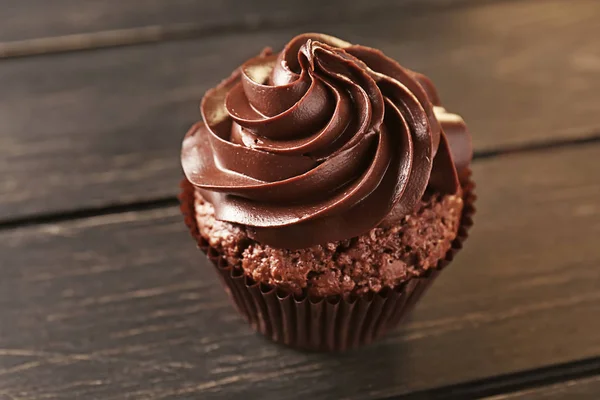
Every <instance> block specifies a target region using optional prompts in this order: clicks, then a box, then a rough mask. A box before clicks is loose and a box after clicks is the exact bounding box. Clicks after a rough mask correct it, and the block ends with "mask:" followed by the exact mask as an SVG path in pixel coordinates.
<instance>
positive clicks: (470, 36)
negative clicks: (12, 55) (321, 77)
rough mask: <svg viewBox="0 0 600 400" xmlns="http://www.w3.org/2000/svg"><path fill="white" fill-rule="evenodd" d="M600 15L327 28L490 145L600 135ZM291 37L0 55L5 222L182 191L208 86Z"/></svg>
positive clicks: (514, 15)
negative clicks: (187, 138)
mask: <svg viewBox="0 0 600 400" xmlns="http://www.w3.org/2000/svg"><path fill="white" fill-rule="evenodd" d="M567 11H568V12H567ZM599 18H600V4H599V3H597V2H595V1H586V0H573V1H570V2H568V4H567V3H566V2H564V1H562V0H548V1H538V0H530V1H523V2H506V3H487V4H486V5H483V6H475V7H471V8H463V9H460V10H455V11H448V12H444V13H429V14H422V15H417V16H414V17H411V16H408V15H400V16H398V15H393V16H390V17H386V18H382V19H380V20H377V23H376V24H375V23H373V22H372V21H367V22H360V23H359V22H357V23H352V24H338V25H333V24H329V25H327V27H326V29H325V30H326V31H328V32H331V33H333V34H339V35H340V36H342V37H345V38H348V39H349V40H351V41H355V42H359V43H364V44H367V45H372V46H374V47H380V48H382V49H383V50H384V51H385V52H386V53H388V54H389V55H390V56H392V57H395V58H397V59H399V60H401V62H402V63H404V64H405V65H407V66H409V67H412V68H414V69H417V70H421V71H423V72H425V73H427V74H429V75H430V76H431V77H432V78H433V79H434V80H435V82H436V83H437V85H438V86H439V89H440V92H441V94H442V97H443V99H444V100H445V102H446V103H447V105H448V107H449V108H451V109H452V110H456V111H457V112H460V113H462V114H463V115H464V117H465V119H466V120H467V121H468V122H469V124H470V127H471V129H472V132H473V135H474V145H475V148H476V149H477V150H480V151H485V150H490V149H492V150H493V149H497V148H499V147H500V148H501V147H505V146H519V145H522V144H524V143H530V142H536V141H537V142H543V141H548V140H561V139H576V138H581V137H582V136H586V135H590V134H594V133H596V134H597V129H598V128H600V114H599V113H598V112H597V107H596V106H597V104H598V101H600V79H595V78H597V77H598V71H600V70H599V69H598V65H597V63H596V61H594V60H597V59H598V58H599V57H600V42H599V41H597V40H596V39H595V38H596V37H599V36H600V25H599V24H597V20H598V19H599ZM324 28H325V27H323V26H322V25H319V24H315V25H309V26H306V27H305V29H306V30H312V29H315V30H321V29H324ZM558 30H560V35H555V36H553V37H552V40H549V39H548V34H549V32H555V31H558ZM294 33H297V31H296V30H294V31H292V30H278V31H273V32H262V33H252V34H250V33H248V34H243V35H230V36H224V37H218V38H210V39H203V40H190V41H179V42H169V43H164V44H159V45H153V46H138V47H128V48H121V49H110V50H99V51H94V52H85V53H73V54H65V55H56V56H51V57H40V58H37V57H34V58H24V59H14V60H3V61H0V87H2V92H1V94H0V121H1V122H0V124H1V125H0V126H1V128H2V129H0V171H1V172H2V176H3V179H4V181H3V182H2V185H0V205H1V206H0V219H6V218H9V217H10V218H19V217H24V216H28V215H31V214H36V213H45V212H61V211H64V210H72V209H77V208H81V207H98V206H104V205H107V204H120V203H127V202H132V201H143V200H148V199H153V198H157V197H165V196H173V195H174V193H175V190H176V185H177V181H178V179H179V176H180V166H179V155H178V153H179V147H180V141H181V138H182V136H183V134H184V133H185V131H186V130H187V128H188V127H189V126H190V125H191V124H192V122H194V121H195V120H196V119H198V118H199V112H198V109H197V108H198V103H199V100H200V98H201V97H202V95H203V93H204V91H205V90H206V89H207V88H209V87H211V86H213V85H215V83H216V82H218V81H219V80H220V79H221V78H222V77H224V76H225V75H226V74H227V73H228V71H230V70H232V69H233V68H234V67H236V66H237V65H239V64H240V63H241V62H242V61H243V60H244V59H246V58H247V57H249V56H251V55H253V54H255V53H256V52H258V51H259V49H260V48H261V47H262V46H263V45H264V44H272V45H274V46H279V45H281V44H282V43H284V42H285V40H287V39H289V38H290V37H291V36H292V35H293V34H294Z"/></svg>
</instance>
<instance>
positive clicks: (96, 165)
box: [0, 0, 600, 400]
mask: <svg viewBox="0 0 600 400" xmlns="http://www.w3.org/2000/svg"><path fill="white" fill-rule="evenodd" d="M278 3H279V2H278V1H277V2H276V1H274V0H261V1H259V2H256V1H255V2H250V1H234V0H227V1H221V2H219V1H214V2H200V1H193V0H143V1H136V2H134V1H117V0H114V1H106V2H100V1H92V0H54V1H53V2H52V4H51V5H50V4H49V3H48V2H47V0H29V1H24V0H23V1H11V0H0V399H2V400H5V399H19V400H25V399H196V398H211V397H214V398H223V399H231V398H240V399H242V398H243V399H253V398H260V399H296V398H300V399H308V398H310V399H334V398H335V399H337V398H340V399H382V398H415V399H425V398H427V399H429V398H471V397H486V396H496V397H494V398H495V399H563V398H567V399H579V398H582V399H583V398H586V399H598V398H600V333H599V332H600V269H599V268H600V248H599V247H598V241H599V239H600V40H599V39H598V38H600V23H599V22H598V21H600V3H599V2H598V1H597V0H568V1H567V0H523V1H508V0H504V1H502V0H498V1H490V0H488V1H474V0H472V1H464V0H463V1H457V0H454V1H453V0H428V1H425V2H424V1H420V2H418V1H404V2H391V1H386V0H370V1H368V2H361V3H360V4H359V5H353V6H348V5H341V4H340V3H342V2H341V1H340V0H336V1H329V2H324V1H317V0H308V1H304V2H289V4H286V3H284V4H278ZM300 3H302V4H300ZM319 7H321V8H319ZM340 10H341V11H340ZM302 31H325V32H328V33H331V34H334V35H338V36H340V37H343V38H345V39H347V40H349V41H353V42H358V43H361V44H365V45H369V46H373V47H379V48H381V49H382V50H383V51H384V52H386V53H387V54H389V55H390V56H392V57H394V58H396V59H398V60H400V61H401V62H402V63H403V64H405V65H406V66H408V67H410V68H413V69H416V70H419V71H422V72H424V73H426V74H428V75H430V76H431V77H432V79H433V80H434V81H435V82H436V84H437V85H438V88H439V90H440V92H441V95H442V98H443V100H444V102H445V103H446V104H447V106H448V108H449V109H451V110H453V111H457V112H460V113H461V114H462V115H463V116H464V117H465V119H466V121H467V122H468V123H469V126H470V128H471V131H472V133H473V135H474V146H475V151H476V155H475V161H474V176H475V179H476V181H477V184H478V188H477V193H478V195H479V200H478V214H477V216H476V225H475V228H474V229H473V231H472V237H471V238H470V240H469V241H468V242H467V246H466V249H465V250H464V251H463V252H462V253H461V254H460V255H459V257H458V258H457V260H456V261H455V262H454V263H453V265H452V266H451V267H450V268H449V269H448V270H447V271H445V272H444V273H443V274H442V275H441V278H439V280H438V281H437V283H436V285H435V286H434V287H433V288H432V289H431V291H430V292H429V293H428V295H427V296H426V298H425V299H424V300H423V301H422V302H421V303H420V305H419V306H418V307H417V309H416V310H415V312H414V313H413V315H412V318H411V319H410V320H409V321H407V323H405V324H404V326H403V327H401V328H400V329H397V330H395V331H394V332H392V333H391V334H389V335H388V336H387V337H386V338H385V339H384V340H382V341H380V342H378V343H376V344H374V345H371V346H369V347H367V348H365V349H361V350H357V351H354V352H351V353H348V354H343V355H321V354H306V353H300V352H296V351H293V350H290V349H287V348H282V347H279V346H276V345H273V344H271V343H269V342H267V341H265V340H264V339H262V338H261V337H259V336H257V335H256V334H254V333H253V332H252V331H251V330H250V329H249V327H248V326H247V325H246V324H245V323H243V322H242V321H241V319H240V318H239V317H238V316H237V314H236V313H235V311H234V310H233V308H232V307H231V306H230V304H229V302H228V299H227V298H226V295H225V292H224V291H223V290H222V289H221V287H220V286H219V284H218V281H217V277H216V275H215V274H214V272H213V271H212V270H211V269H210V268H209V266H208V264H207V262H206V261H204V260H203V259H202V257H201V256H200V254H199V253H198V251H197V250H196V249H195V246H194V244H193V242H192V240H191V239H190V238H189V237H188V233H187V232H186V229H185V228H184V225H183V222H182V218H181V216H180V214H179V210H178V207H177V200H176V195H177V192H178V182H179V179H180V178H181V176H182V174H181V170H180V166H179V154H178V153H179V147H180V143H181V139H182V136H183V134H184V133H185V131H186V129H187V128H188V126H189V125H191V123H193V122H194V121H195V120H197V119H198V118H199V112H198V103H199V100H200V98H201V97H202V95H203V93H204V91H205V90H206V89H208V88H209V87H211V86H213V85H215V83H217V82H218V81H219V80H220V79H221V78H223V77H224V76H226V75H227V74H228V73H229V71H231V70H232V69H233V68H234V67H236V66H237V65H239V64H240V63H241V62H242V61H243V60H245V59H246V58H248V57H249V56H251V55H253V54H255V53H257V52H258V51H259V50H260V49H261V48H262V47H263V46H264V45H272V46H274V47H278V46H280V45H281V44H283V43H284V42H285V41H286V40H287V39H289V38H290V37H291V36H292V35H294V34H296V33H299V32H302Z"/></svg>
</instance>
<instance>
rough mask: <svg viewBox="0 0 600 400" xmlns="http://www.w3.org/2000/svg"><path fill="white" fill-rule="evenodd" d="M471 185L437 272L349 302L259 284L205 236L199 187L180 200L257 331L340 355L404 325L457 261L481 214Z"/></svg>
mask: <svg viewBox="0 0 600 400" xmlns="http://www.w3.org/2000/svg"><path fill="white" fill-rule="evenodd" d="M465 181H466V183H465V185H464V187H463V198H464V208H463V214H462V217H461V222H460V227H459V230H458V234H457V237H456V238H455V239H454V241H453V242H452V247H451V248H450V250H449V251H448V252H447V253H446V256H445V257H444V258H443V259H441V260H440V261H439V262H438V264H437V266H436V267H435V268H432V269H429V270H428V271H426V273H424V274H423V275H422V276H419V277H414V278H411V279H410V280H408V281H407V282H405V283H403V284H402V285H399V286H397V287H395V288H385V289H383V290H381V291H380V292H377V293H374V292H369V293H367V294H365V295H360V296H356V295H349V296H347V297H346V296H332V297H319V298H316V297H312V296H308V295H306V294H303V295H301V296H295V295H292V294H290V293H286V292H285V291H282V290H278V289H277V288H274V287H272V286H270V285H266V284H263V283H257V282H254V281H253V280H252V279H251V278H249V277H248V276H246V275H244V272H243V270H242V269H241V267H236V266H232V265H229V264H228V263H227V261H226V260H225V258H224V257H222V255H221V254H220V253H219V251H217V250H216V249H214V248H212V247H210V246H209V244H208V242H207V241H206V240H205V239H204V238H203V237H202V236H201V235H200V233H199V231H198V226H197V222H196V217H195V214H194V188H193V186H192V185H191V184H190V183H189V182H188V181H187V180H185V179H184V180H183V181H182V182H181V189H182V190H181V194H180V196H179V199H180V205H181V211H182V213H183V215H184V217H185V223H186V225H187V226H188V228H189V230H190V233H191V234H192V236H193V237H194V239H195V240H196V241H197V243H198V246H199V248H200V249H201V250H202V251H203V252H204V253H205V254H206V255H207V256H208V258H209V259H210V261H211V262H212V264H213V265H214V266H215V268H216V270H217V272H218V275H219V277H220V280H221V282H222V283H223V286H224V287H225V290H226V291H227V293H228V294H229V296H230V298H231V299H232V301H233V303H234V305H235V307H236V308H237V310H238V311H239V313H240V314H241V315H242V316H243V317H244V318H245V319H246V320H247V321H248V323H250V325H251V326H252V328H253V329H255V330H256V331H258V332H260V333H262V334H263V335H265V336H267V337H268V338H270V339H271V340H273V341H275V342H277V343H282V344H285V345H288V346H292V347H296V348H299V349H306V350H315V351H329V352H340V351H345V350H349V349H353V348H356V347H359V346H362V345H366V344H369V343H371V342H372V341H373V340H375V339H377V338H378V337H380V336H382V335H383V334H385V333H386V332H387V331H388V330H390V329H391V328H393V327H395V326H396V325H398V323H400V322H401V321H402V319H403V318H405V317H406V316H407V315H408V313H409V312H410V311H411V310H412V308H413V307H414V306H415V304H416V303H417V302H418V300H419V299H420V298H421V297H422V296H423V294H424V293H425V292H426V291H427V289H428V288H429V287H430V286H431V284H432V283H433V281H434V280H435V278H436V277H437V276H438V275H439V273H440V271H441V270H442V269H443V268H444V267H446V266H447V265H448V264H449V263H450V262H451V261H452V260H453V259H454V257H455V255H456V253H457V252H458V251H459V250H460V249H461V248H462V245H463V242H464V241H465V240H466V238H467V236H468V231H469V229H470V228H471V226H472V225H473V214H474V213H475V208H474V206H473V204H474V202H475V199H476V196H475V194H474V193H473V189H474V186H475V185H474V183H473V182H472V181H471V179H470V171H469V173H468V176H467V178H466V179H465Z"/></svg>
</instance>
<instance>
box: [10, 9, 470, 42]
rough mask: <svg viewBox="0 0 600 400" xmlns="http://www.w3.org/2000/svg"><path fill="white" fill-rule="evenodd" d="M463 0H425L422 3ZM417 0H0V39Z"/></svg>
mask: <svg viewBox="0 0 600 400" xmlns="http://www.w3.org/2000/svg"><path fill="white" fill-rule="evenodd" d="M464 2H465V0H427V1H426V3H427V5H428V6H430V5H431V6H436V5H448V4H449V3H464ZM423 3H424V2H423V0H399V1H389V0H371V1H368V2H349V1H346V0H329V1H326V2H324V1H320V0H305V1H302V2H298V1H278V0H258V1H257V0H254V1H236V0H219V1H198V0H112V1H93V0H53V1H52V3H48V1H47V0H28V1H18V0H0V9H1V10H2V13H0V26H2V29H1V30H0V42H5V41H16V40H27V39H35V38H43V37H49V36H62V35H72V34H80V33H88V32H97V31H106V30H117V29H119V30H122V29H132V28H137V27H143V26H148V25H155V26H161V25H162V26H164V25H174V24H175V25H177V24H192V25H195V26H199V27H203V26H205V27H218V26H230V27H238V26H241V27H245V28H248V29H252V28H254V27H257V26H261V25H282V24H286V23H297V22H302V21H306V20H309V19H327V20H336V19H338V18H348V17H356V16H359V15H364V14H365V13H369V12H377V11H381V10H382V9H392V10H393V9H398V8H399V7H404V6H407V5H410V6H415V5H419V6H421V7H422V6H423Z"/></svg>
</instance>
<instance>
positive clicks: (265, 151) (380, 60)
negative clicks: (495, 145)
mask: <svg viewBox="0 0 600 400" xmlns="http://www.w3.org/2000/svg"><path fill="white" fill-rule="evenodd" d="M201 111H202V116H203V119H204V121H203V122H199V123H197V124H196V125H194V126H193V127H192V128H191V129H190V131H189V132H188V133H187V135H186V137H185V139H184V142H183V148H182V165H183V169H184V172H185V174H186V179H185V180H184V181H183V182H182V185H181V187H182V192H181V195H180V200H181V209H182V212H183V214H184V215H185V221H186V224H187V226H188V227H189V229H190V232H191V233H192V236H193V237H194V238H195V239H196V241H197V243H198V245H199V247H200V248H201V249H202V250H203V251H204V252H205V253H206V254H207V255H208V257H209V258H210V260H211V261H212V262H213V264H214V265H215V267H216V269H217V271H218V272H219V275H220V277H221V280H222V282H223V284H224V286H225V288H226V290H227V291H228V293H229V294H230V296H231V297H232V299H233V301H234V303H235V305H236V307H237V309H238V310H239V312H240V313H241V314H242V315H243V316H244V317H245V318H246V319H247V320H248V321H249V323H250V324H251V325H252V327H253V328H254V329H256V330H257V331H259V332H261V333H263V334H264V335H266V336H268V337H269V338H271V339H272V340H274V341H276V342H280V343H284V344H286V345H290V346H293V347H297V348H303V349H310V350H321V351H344V350H347V349H351V348H355V347H358V346H361V345H364V344H367V343H370V342H371V341H373V340H374V339H376V338H377V337H379V336H381V335H382V334H384V333H385V332H386V331H388V330H389V329H390V328H392V327H394V326H396V325H397V324H398V323H399V322H400V321H401V320H402V319H403V318H404V317H405V316H406V315H407V313H408V312H409V311H410V310H411V309H412V307H413V306H414V304H415V303H416V302H417V301H418V299H419V298H420V297H421V296H422V295H423V293H424V292H425V290H426V289H427V288H428V287H429V286H430V285H431V283H432V282H433V280H434V279H435V277H436V276H437V275H438V274H439V272H440V271H441V269H442V268H444V267H445V266H446V265H447V264H448V263H449V262H450V261H451V260H452V259H453V257H454V255H455V254H456V252H457V251H458V250H460V248H461V247H462V243H463V242H464V240H465V239H466V237H467V233H468V229H469V228H470V227H471V225H472V215H473V213H474V208H473V202H474V200H475V196H474V194H473V186H474V185H473V183H472V182H471V180H470V169H469V167H470V161H471V156H472V149H471V143H470V137H469V134H468V131H467V129H466V126H465V124H464V121H463V120H462V118H460V117H459V116H458V115H455V114H451V113H448V112H447V111H446V110H445V109H444V108H443V107H442V106H441V103H440V100H439V97H438V95H437V93H436V91H435V88H434V86H433V85H432V83H431V82H430V81H429V80H428V79H427V78H426V77H425V76H423V75H421V74H418V73H415V72H413V71H410V70H408V69H406V68H403V67H401V66H400V65H399V64H398V63H396V62H395V61H394V60H392V59H390V58H388V57H386V56H385V55H384V54H383V53H381V52H380V51H378V50H374V49H371V48H368V47H364V46H359V45H351V44H349V43H347V42H344V41H342V40H340V39H337V38H334V37H331V36H327V35H322V34H304V35H300V36H297V37H295V38H293V39H292V40H291V41H290V42H289V43H288V44H287V45H286V46H285V48H284V49H283V50H282V51H281V52H280V53H278V54H272V53H271V51H270V50H269V49H266V50H265V51H263V52H262V53H261V54H260V55H259V56H257V57H255V58H253V59H251V60H249V61H247V62H246V63H245V64H243V65H242V66H241V67H240V68H239V69H238V70H236V71H235V72H234V73H233V75H232V76H231V77H229V78H228V79H226V80H225V81H223V82H222V83H221V84H219V85H218V86H217V87H216V88H214V89H211V90H209V91H208V92H207V93H206V95H205V97H204V99H203V100H202V104H201Z"/></svg>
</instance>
